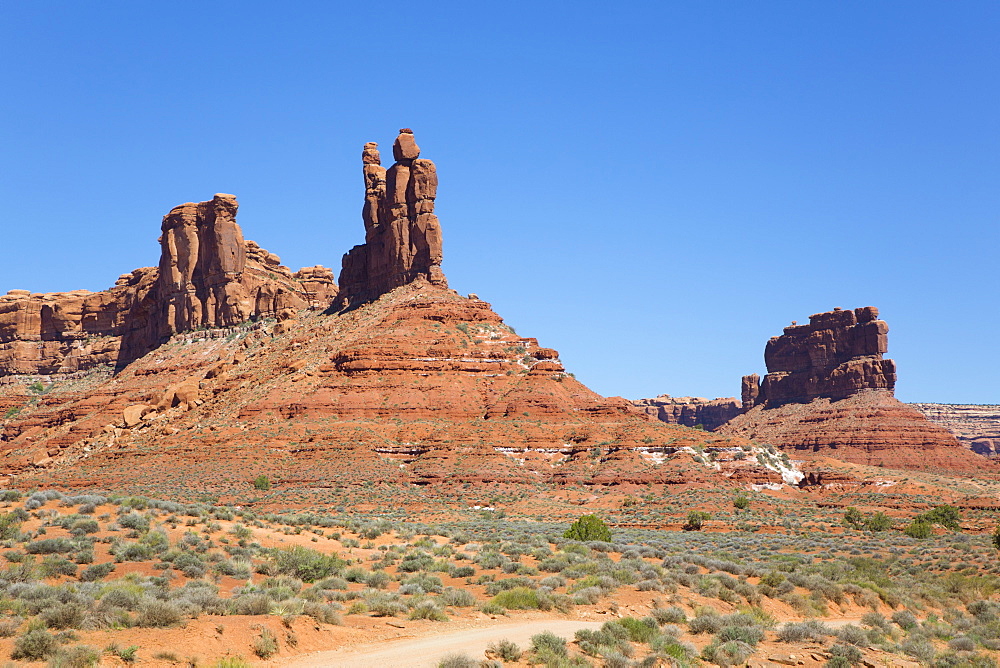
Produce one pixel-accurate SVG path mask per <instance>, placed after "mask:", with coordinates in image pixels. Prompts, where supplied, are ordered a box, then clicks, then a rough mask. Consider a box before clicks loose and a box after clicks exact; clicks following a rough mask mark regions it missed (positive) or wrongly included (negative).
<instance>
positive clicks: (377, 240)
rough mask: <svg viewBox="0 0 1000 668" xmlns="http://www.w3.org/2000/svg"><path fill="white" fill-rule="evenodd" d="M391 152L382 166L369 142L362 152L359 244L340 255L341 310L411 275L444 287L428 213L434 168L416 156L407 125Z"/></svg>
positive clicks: (437, 234) (433, 219) (437, 230)
mask: <svg viewBox="0 0 1000 668" xmlns="http://www.w3.org/2000/svg"><path fill="white" fill-rule="evenodd" d="M392 154H393V157H394V158H395V160H396V162H395V164H393V165H392V167H390V168H389V169H388V170H386V169H385V168H384V167H382V164H381V163H382V161H381V157H380V155H379V151H378V144H376V143H375V142H369V143H367V144H365V146H364V149H363V150H362V154H361V162H362V168H363V173H364V181H365V204H364V208H363V210H362V218H363V219H364V224H365V243H363V244H361V245H359V246H355V247H354V248H352V249H351V250H350V251H349V252H348V253H347V254H346V255H344V259H343V268H342V270H341V272H340V295H339V298H338V300H337V303H338V305H339V307H340V308H342V309H349V308H354V307H356V306H358V305H360V304H364V303H366V302H370V301H372V300H374V299H378V298H379V297H380V296H381V295H384V294H386V293H387V292H389V291H390V290H393V289H394V288H398V287H400V286H403V285H406V284H407V283H410V282H412V281H414V280H417V279H424V280H426V281H428V282H429V283H430V284H432V285H436V286H439V287H447V285H448V282H447V280H446V279H445V277H444V273H442V271H441V259H442V251H441V225H440V223H439V222H438V219H437V216H435V215H434V199H435V198H436V197H437V186H438V178H437V169H436V168H435V166H434V163H433V162H431V161H430V160H426V159H424V158H421V157H420V147H418V146H417V143H416V141H415V140H414V138H413V132H412V131H410V130H409V129H405V128H404V129H402V130H400V131H399V136H398V137H396V141H395V142H394V143H393V147H392Z"/></svg>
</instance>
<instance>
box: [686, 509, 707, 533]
mask: <svg viewBox="0 0 1000 668" xmlns="http://www.w3.org/2000/svg"><path fill="white" fill-rule="evenodd" d="M710 519H712V515H711V514H710V513H706V512H704V511H702V510H692V511H691V512H689V513H688V516H687V520H686V521H685V522H684V526H683V527H681V528H682V529H684V530H685V531H701V529H702V527H703V526H705V522H706V521H708V520H710Z"/></svg>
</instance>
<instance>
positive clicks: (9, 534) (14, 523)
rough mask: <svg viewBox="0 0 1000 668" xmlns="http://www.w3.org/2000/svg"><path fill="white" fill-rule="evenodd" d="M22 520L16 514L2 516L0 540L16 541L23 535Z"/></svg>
mask: <svg viewBox="0 0 1000 668" xmlns="http://www.w3.org/2000/svg"><path fill="white" fill-rule="evenodd" d="M21 522H22V520H21V518H20V517H19V516H18V515H16V514H15V513H4V514H3V515H0V540H14V539H15V538H17V537H18V536H19V535H20V534H21Z"/></svg>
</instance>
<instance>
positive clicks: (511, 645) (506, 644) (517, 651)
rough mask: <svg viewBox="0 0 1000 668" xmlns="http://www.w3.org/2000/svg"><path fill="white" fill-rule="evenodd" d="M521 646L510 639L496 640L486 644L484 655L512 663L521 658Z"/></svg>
mask: <svg viewBox="0 0 1000 668" xmlns="http://www.w3.org/2000/svg"><path fill="white" fill-rule="evenodd" d="M521 653H522V652H521V648H520V647H518V646H517V643H516V642H514V641H512V640H507V639H506V638H504V639H503V640H497V641H494V642H491V643H490V644H489V645H487V646H486V656H490V657H494V658H496V659H500V660H501V661H504V662H508V663H512V662H514V661H517V660H519V659H520V658H521Z"/></svg>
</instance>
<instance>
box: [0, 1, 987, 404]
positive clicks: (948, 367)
mask: <svg viewBox="0 0 1000 668" xmlns="http://www.w3.org/2000/svg"><path fill="white" fill-rule="evenodd" d="M998 35H1000V3H998V2H996V1H995V0H990V1H976V0H963V1H962V2H950V1H948V2H945V1H942V2H920V1H917V0H906V1H905V2H904V1H879V2H867V1H866V2H840V1H838V2H802V1H800V0H794V1H792V0H789V1H787V2H769V1H765V0H755V1H753V2H730V1H728V0H726V1H717V2H713V1H705V2H621V3H609V2H600V3H595V2H573V3H562V2H548V3H538V2H506V3H475V2H461V3H458V2H434V3H398V2H380V3H355V2H352V3H348V2H283V3H278V2H253V1H248V0H243V1H240V2H211V1H208V2H187V1H181V2H170V3H166V2H156V3H153V2H134V1H132V0H130V1H128V2H114V1H110V0H102V1H101V2H78V1H75V0H74V1H72V2H56V1H47V0H7V1H6V2H4V3H3V4H2V5H0V54H2V63H3V64H2V66H0V85H2V88H0V90H2V91H3V96H2V98H0V174H2V177H0V197H2V208H0V226H2V230H3V236H2V245H0V249H2V253H0V292H3V291H6V290H8V289H12V288H23V289H30V290H34V291H56V290H68V289H74V288H88V289H91V290H100V289H103V288H106V287H108V286H110V285H111V284H113V283H114V280H115V279H116V278H117V276H118V275H119V274H121V273H125V272H127V271H130V270H131V269H132V268H134V267H137V266H148V265H153V264H155V263H156V261H157V258H158V247H157V245H156V237H157V235H158V234H159V222H160V218H161V217H162V216H163V214H165V213H166V212H167V211H168V210H169V209H170V208H171V207H172V206H174V205H176V204H180V203H182V202H186V201H200V200H204V199H208V198H210V197H211V196H212V194H213V193H216V192H230V193H234V194H236V195H237V196H238V198H239V200H240V204H241V208H240V215H239V221H240V223H241V224H242V226H243V229H244V232H245V234H246V236H247V238H250V239H254V240H256V241H257V242H259V243H260V244H261V245H263V246H264V247H265V248H267V249H269V250H271V251H273V252H275V253H277V254H279V255H280V256H281V257H282V259H283V261H284V262H285V263H286V264H288V265H290V266H291V267H292V268H293V269H296V268H298V267H300V266H303V265H312V264H317V263H319V264H324V265H327V266H332V267H335V268H337V270H338V271H339V267H340V257H341V255H342V254H343V253H344V252H345V251H346V250H347V249H349V248H350V247H351V246H352V245H354V244H356V243H360V242H361V241H362V240H363V231H362V224H361V219H360V210H361V202H362V193H363V191H362V179H361V166H360V151H361V146H362V144H364V142H366V141H378V142H380V143H381V144H382V145H383V147H384V146H385V145H386V144H388V143H389V142H391V141H392V139H393V137H394V136H395V133H396V130H397V129H398V128H400V127H412V128H413V129H414V130H415V132H416V137H417V140H418V142H419V143H420V145H421V147H422V148H423V153H424V156H425V157H428V158H431V159H432V160H434V161H435V162H436V163H437V164H438V171H439V174H440V177H441V187H440V190H439V198H438V213H439V214H440V217H441V221H442V225H443V228H444V235H445V236H444V239H445V272H446V274H447V275H448V278H449V280H450V282H451V284H452V287H454V288H456V289H457V290H459V291H460V292H463V293H465V292H476V293H478V294H479V295H480V296H481V297H482V298H483V299H486V300H488V301H491V302H492V303H493V305H494V307H495V308H496V310H497V311H498V312H499V313H500V314H501V315H502V316H504V317H505V318H506V320H507V322H508V323H510V324H511V325H513V326H514V327H516V328H517V330H518V332H519V333H521V334H522V335H527V336H535V337H537V338H538V339H539V340H540V342H541V344H542V345H545V346H551V347H554V348H557V349H559V350H560V351H561V352H562V357H563V361H564V362H565V363H566V364H567V366H568V368H569V369H570V370H572V371H575V372H576V374H577V377H578V378H580V379H581V380H583V381H584V382H586V383H587V384H588V385H590V386H591V387H592V388H594V389H595V390H597V391H599V392H601V393H603V394H609V395H610V394H620V395H623V396H626V397H630V398H636V397H642V396H653V395H656V394H659V393H670V394H673V395H689V394H690V395H698V396H709V397H714V396H731V395H734V394H738V393H739V387H740V385H739V384H740V376H741V375H743V374H745V373H750V372H755V371H756V372H763V370H764V364H763V350H764V344H765V342H766V341H767V339H768V337H770V336H773V335H776V334H780V333H781V329H782V327H784V326H785V325H787V324H788V323H789V322H790V321H792V320H798V321H800V322H802V321H805V320H806V319H807V317H808V316H809V314H811V313H816V312H819V311H826V310H829V309H831V308H833V307H835V306H840V307H844V308H849V307H854V306H864V305H875V306H878V307H879V308H880V309H881V311H882V314H883V317H884V318H885V319H886V320H887V321H888V322H889V325H890V328H891V333H890V343H889V352H890V356H891V357H893V358H894V359H896V361H897V365H898V367H899V374H900V380H899V384H898V388H897V396H899V397H900V398H901V399H903V400H904V401H939V402H957V403H960V402H972V403H1000V346H998V338H1000V337H998V334H997V333H998V332H1000V290H998V288H1000V273H998V261H997V258H998V248H1000V225H998V223H1000V38H998Z"/></svg>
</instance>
